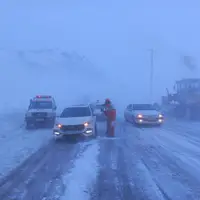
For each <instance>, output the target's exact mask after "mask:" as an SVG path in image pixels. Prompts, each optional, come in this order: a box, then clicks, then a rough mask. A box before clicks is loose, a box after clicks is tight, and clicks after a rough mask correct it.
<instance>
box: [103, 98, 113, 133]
mask: <svg viewBox="0 0 200 200" xmlns="http://www.w3.org/2000/svg"><path fill="white" fill-rule="evenodd" d="M104 106H105V110H104V114H105V116H106V118H107V131H106V134H107V136H112V137H113V136H114V131H115V130H114V122H115V120H116V109H115V108H114V106H113V104H112V103H111V101H110V99H106V100H105V104H104Z"/></svg>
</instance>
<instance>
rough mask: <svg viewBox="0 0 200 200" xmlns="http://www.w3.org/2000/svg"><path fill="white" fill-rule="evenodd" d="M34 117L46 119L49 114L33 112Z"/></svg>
mask: <svg viewBox="0 0 200 200" xmlns="http://www.w3.org/2000/svg"><path fill="white" fill-rule="evenodd" d="M32 116H33V117H46V116H47V113H46V112H33V113H32Z"/></svg>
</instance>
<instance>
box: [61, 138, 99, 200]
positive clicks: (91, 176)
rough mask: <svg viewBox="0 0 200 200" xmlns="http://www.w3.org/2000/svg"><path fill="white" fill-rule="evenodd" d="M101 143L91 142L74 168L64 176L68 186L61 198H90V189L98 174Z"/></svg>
mask: <svg viewBox="0 0 200 200" xmlns="http://www.w3.org/2000/svg"><path fill="white" fill-rule="evenodd" d="M98 154H99V144H98V143H97V142H96V141H95V143H93V144H91V146H89V147H88V148H87V149H86V151H85V152H84V153H83V154H82V155H80V157H79V158H77V160H75V162H74V168H72V170H71V172H70V173H67V174H66V175H64V176H63V184H64V185H65V187H66V191H65V194H64V195H63V197H62V198H61V200H66V199H84V200H87V199H90V191H91V190H92V186H93V185H94V183H95V181H96V177H97V175H98V168H99V167H98Z"/></svg>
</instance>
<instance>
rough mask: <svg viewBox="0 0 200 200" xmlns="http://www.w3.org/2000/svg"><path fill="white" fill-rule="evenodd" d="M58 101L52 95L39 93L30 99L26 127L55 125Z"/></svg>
mask: <svg viewBox="0 0 200 200" xmlns="http://www.w3.org/2000/svg"><path fill="white" fill-rule="evenodd" d="M56 109H57V106H56V103H55V100H54V98H53V97H52V96H49V95H37V96H36V97H34V98H32V99H31V100H30V104H29V107H28V110H27V112H26V115H25V123H26V128H27V129H29V128H31V127H37V126H38V125H41V124H45V125H50V126H52V127H53V125H54V123H55V118H56Z"/></svg>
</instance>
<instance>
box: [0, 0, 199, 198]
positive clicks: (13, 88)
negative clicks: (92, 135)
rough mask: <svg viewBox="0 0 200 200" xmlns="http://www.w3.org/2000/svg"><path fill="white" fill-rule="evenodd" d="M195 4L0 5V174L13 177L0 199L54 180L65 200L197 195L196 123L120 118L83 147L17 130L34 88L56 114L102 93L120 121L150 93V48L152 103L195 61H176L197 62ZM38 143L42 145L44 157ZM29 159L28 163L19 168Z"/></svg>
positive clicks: (38, 194)
mask: <svg viewBox="0 0 200 200" xmlns="http://www.w3.org/2000/svg"><path fill="white" fill-rule="evenodd" d="M172 5H173V6H172ZM180 5H181V6H180ZM198 8H199V1H197V0H194V1H190V2H189V1H188V2H186V1H185V2H183V1H180V0H178V1H176V2H175V1H172V0H170V1H168V2H166V3H163V2H161V1H159V0H152V1H149V2H144V1H138V2H136V1H131V0H124V1H122V0H117V1H115V2H113V1H109V2H108V1H98V2H97V1H90V0H87V1H84V2H83V1H80V0H75V1H64V0H61V1H59V2H58V1H55V0H52V1H46V0H43V1H39V0H36V1H32V2H31V1H30V2H29V1H24V0H20V1H17V3H16V2H14V1H10V0H7V1H1V2H0V27H1V33H0V36H1V37H0V69H1V70H0V72H1V73H0V81H1V84H0V91H1V94H2V95H1V98H0V126H1V133H0V176H1V177H2V176H5V175H6V174H8V172H10V170H12V169H13V168H15V167H16V166H19V169H18V171H17V172H16V174H20V175H19V177H18V176H16V174H15V176H13V177H11V178H12V180H13V181H10V180H8V185H6V186H5V185H4V189H5V188H7V189H5V190H1V189H0V197H1V199H2V200H3V199H4V197H5V198H7V195H8V194H12V193H13V192H14V193H15V191H14V190H15V189H16V188H17V189H18V191H19V192H21V193H23V195H24V198H25V199H26V200H27V199H28V200H29V199H32V195H33V194H34V195H35V199H42V198H43V197H47V199H48V196H51V195H53V191H54V187H55V186H56V184H57V181H58V183H59V184H60V185H61V186H62V187H61V191H60V192H59V194H61V193H62V195H64V197H63V198H69V200H70V199H76V198H81V199H84V200H85V199H87V200H88V199H98V200H100V199H103V200H107V199H114V198H116V199H117V198H118V199H126V200H129V199H130V198H131V199H132V197H133V196H134V197H135V198H136V199H137V198H138V199H142V198H143V199H145V200H147V199H148V198H149V199H153V200H156V199H159V200H160V199H162V198H164V199H167V198H168V197H169V198H168V199H170V198H171V199H175V200H179V199H180V200H185V199H186V200H187V199H191V200H192V199H195V200H198V199H200V195H199V187H198V186H199V185H200V177H199V174H200V173H199V172H200V171H199V167H200V164H199V158H200V149H199V146H200V145H199V143H200V137H199V131H200V128H199V127H200V126H199V123H195V122H194V123H189V122H181V121H174V120H171V121H168V122H167V124H166V125H165V126H164V127H163V128H161V129H155V128H152V129H136V128H134V127H132V126H131V125H128V124H124V123H122V122H119V123H118V129H117V134H116V136H117V137H116V139H107V138H106V137H103V136H104V130H101V131H100V132H101V134H102V135H101V137H99V138H98V139H97V140H96V141H94V142H91V143H87V144H88V145H89V146H87V145H86V146H85V144H83V145H81V144H67V145H65V144H59V145H57V144H55V143H51V142H50V138H51V136H52V135H51V134H52V133H51V130H35V131H26V130H24V127H23V118H24V114H25V112H26V109H27V107H28V103H29V99H30V98H32V97H33V96H35V95H36V94H50V95H53V96H54V97H55V99H56V102H57V105H58V110H59V112H60V111H61V110H62V108H63V107H65V106H66V105H68V104H74V103H80V102H86V101H90V100H91V101H95V100H96V99H105V98H107V97H109V98H111V99H112V100H113V101H114V103H115V105H116V107H117V112H118V113H117V114H118V119H119V121H120V119H121V118H122V117H123V109H124V108H125V107H126V106H127V104H129V103H130V102H138V101H139V102H146V101H149V99H150V96H149V78H150V52H149V50H150V49H154V77H153V86H154V94H153V97H154V98H153V99H154V100H156V101H159V100H160V96H161V95H163V94H165V88H166V87H169V89H170V90H171V89H172V88H173V83H174V81H175V80H176V79H179V78H185V77H199V74H200V71H199V69H198V67H197V69H195V70H194V71H192V70H189V69H188V68H187V67H186V66H183V63H181V57H182V56H183V55H189V56H192V57H194V60H195V61H196V63H197V65H198V61H199V59H198V56H199V45H198V42H196V41H198V40H199V30H200V29H197V27H198V25H199V21H198V19H199V12H198ZM36 13H37V14H36ZM144 72H145V73H144ZM45 144H49V145H50V146H49V149H48V150H49V151H47V152H45V153H44V152H43V153H44V154H42V153H41V152H40V151H38V150H39V149H40V147H44V146H45ZM86 147H87V148H86ZM82 148H83V151H82V150H81V149H82ZM34 153H36V154H34ZM31 155H32V156H33V157H31ZM28 157H29V158H30V160H32V161H33V162H32V164H30V165H29V164H28V163H25V164H24V165H23V166H21V165H20V164H21V163H23V161H24V160H26V158H28ZM52 158H53V161H52ZM71 161H72V162H71ZM69 163H73V165H74V166H73V167H72V166H70V165H69ZM31 165H32V166H31ZM22 168H23V169H22ZM65 168H70V173H68V171H66V170H65ZM1 177H0V178H1ZM28 177H29V178H30V180H29V181H27V180H26V179H28ZM7 179H9V177H8V178H7ZM25 183H26V184H25ZM77 183H79V185H77ZM9 184H10V185H9ZM2 185H3V183H2ZM0 187H1V185H0ZM44 191H45V192H44ZM1 192H3V193H4V194H2V193H1ZM91 196H92V197H91Z"/></svg>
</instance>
